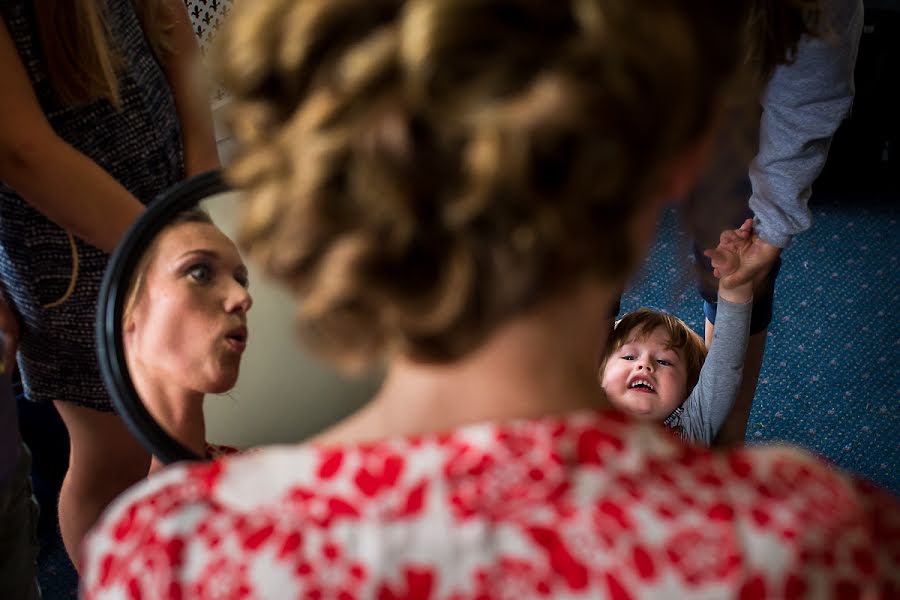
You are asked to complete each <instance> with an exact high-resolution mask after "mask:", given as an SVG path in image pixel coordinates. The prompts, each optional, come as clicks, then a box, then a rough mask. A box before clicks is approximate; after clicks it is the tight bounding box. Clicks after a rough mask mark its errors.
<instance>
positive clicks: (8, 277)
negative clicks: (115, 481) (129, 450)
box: [0, 0, 184, 411]
mask: <svg viewBox="0 0 900 600" xmlns="http://www.w3.org/2000/svg"><path fill="white" fill-rule="evenodd" d="M0 12H2V16H3V19H4V20H5V22H6V26H7V28H8V30H9V33H10V36H11V37H12V40H13V42H14V43H15V45H16V49H17V50H18V53H19V57H20V59H21V60H22V63H23V65H24V66H25V69H26V70H27V72H28V76H29V78H30V79H31V83H32V86H33V88H34V91H35V94H36V95H37V98H38V101H39V102H40V105H41V108H42V109H43V111H44V114H45V116H46V117H47V119H48V121H49V122H50V125H51V126H52V127H53V130H54V131H55V132H56V134H57V135H58V136H59V137H61V138H62V139H63V140H65V141H66V142H67V143H69V144H71V145H72V146H73V147H74V148H76V149H77V150H79V151H81V152H82V153H84V154H85V155H87V156H88V157H89V158H91V159H92V160H94V161H95V162H96V163H97V164H98V165H100V166H101V167H102V168H104V169H105V170H106V171H107V172H109V173H110V174H111V175H112V176H113V177H115V178H116V179H117V180H118V181H119V182H120V183H121V184H122V185H123V186H124V187H125V188H126V189H128V190H129V191H130V192H131V193H132V194H134V195H135V196H136V197H137V198H138V199H139V200H141V201H142V202H144V203H148V202H150V201H151V200H152V199H153V198H154V197H155V196H156V195H157V194H159V193H160V192H161V191H162V190H164V189H166V188H168V187H169V186H171V185H173V184H174V183H176V182H178V181H179V180H181V179H183V177H184V166H183V163H184V160H183V152H182V144H181V130H180V127H179V123H178V118H177V114H176V112H175V104H174V99H173V97H172V93H171V90H170V89H169V86H168V83H167V81H166V79H165V75H164V73H163V71H162V69H161V68H160V65H159V63H158V62H157V60H156V58H155V56H154V54H153V52H152V51H151V49H150V47H149V45H148V44H147V41H146V40H145V39H144V35H143V30H142V29H141V26H140V22H139V20H138V18H137V15H136V14H135V12H134V9H133V7H132V4H131V3H130V2H123V1H119V0H115V1H111V2H108V12H107V14H108V18H109V28H110V30H111V32H112V35H113V38H114V41H115V44H116V45H117V46H118V48H119V50H120V54H121V56H122V58H123V62H124V68H123V72H122V73H121V74H120V82H119V85H120V94H121V100H122V108H121V110H117V109H116V108H115V107H114V106H113V105H112V104H111V103H110V102H109V101H107V100H106V99H98V100H95V101H92V102H89V103H87V104H83V105H79V106H75V107H69V106H65V105H63V103H62V102H61V101H60V100H59V98H58V97H57V95H56V94H55V92H54V91H53V89H52V87H51V85H50V82H49V80H48V77H47V69H46V66H45V64H44V57H43V55H42V52H41V47H40V37H39V35H38V29H37V23H36V19H35V15H34V11H33V7H32V2H31V1H30V0H2V1H0ZM46 176H47V177H53V169H52V165H48V171H47V173H46ZM76 246H77V254H78V255H77V261H78V269H77V280H76V284H75V288H74V292H73V293H72V294H71V296H70V297H69V298H68V299H67V300H66V301H65V302H63V303H61V304H58V305H55V306H48V305H53V303H54V302H56V301H58V300H59V299H60V298H62V297H63V296H64V295H65V293H66V289H67V288H68V287H69V285H70V281H71V279H72V275H73V264H74V262H73V258H74V257H73V252H72V248H71V246H70V242H69V238H68V235H67V233H66V232H65V231H64V230H62V229H61V228H60V227H58V226H57V225H55V224H54V223H52V222H50V221H49V220H48V219H46V218H45V217H44V216H43V215H41V214H40V213H38V212H37V211H36V210H34V209H33V208H31V206H29V205H28V203H27V202H25V201H24V200H23V199H22V198H21V197H20V196H19V195H18V194H17V193H16V192H15V190H13V189H11V188H10V187H9V186H7V185H4V184H3V183H2V182H0V287H2V290H3V292H4V293H5V294H6V297H7V298H8V300H9V301H10V304H11V306H12V307H13V310H14V311H16V313H17V315H18V316H19V318H20V327H21V335H22V337H21V341H20V346H19V357H18V360H19V367H20V369H21V373H22V379H23V384H24V387H25V393H26V396H27V397H28V398H29V399H31V400H34V401H49V400H65V401H71V402H74V403H76V404H79V405H83V406H89V407H92V408H96V409H99V410H106V411H110V410H112V407H111V405H110V402H109V400H108V398H107V395H106V392H105V390H104V388H103V385H102V381H101V379H100V374H99V368H98V363H97V358H96V350H95V342H94V322H95V312H96V301H97V295H98V293H99V288H100V281H101V279H102V276H103V271H104V269H105V267H106V263H107V260H108V258H109V257H108V255H107V254H105V253H104V252H101V251H100V250H98V249H96V248H94V247H93V246H90V245H89V244H86V243H84V242H82V241H81V240H77V241H76Z"/></svg>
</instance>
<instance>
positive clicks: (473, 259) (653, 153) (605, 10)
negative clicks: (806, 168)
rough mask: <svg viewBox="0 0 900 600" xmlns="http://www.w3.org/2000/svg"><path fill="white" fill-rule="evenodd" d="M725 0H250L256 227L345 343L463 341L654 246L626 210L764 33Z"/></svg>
mask: <svg viewBox="0 0 900 600" xmlns="http://www.w3.org/2000/svg"><path fill="white" fill-rule="evenodd" d="M747 9H748V3H747V2H741V1H729V2H722V1H721V0H678V1H676V0H669V1H666V0H630V1H629V2H620V1H612V0H570V1H559V2H547V1H546V0H503V1H500V0H411V1H408V2H403V1H399V0H304V1H294V0H269V1H267V2H256V1H253V0H246V1H243V2H241V1H238V2H236V3H235V5H234V7H233V8H232V11H231V14H230V15H229V19H228V20H227V21H226V23H225V25H224V28H223V30H222V31H221V33H220V35H219V36H218V40H217V42H218V48H216V50H215V55H216V57H217V60H216V63H217V64H218V71H219V73H218V75H219V79H220V80H221V82H222V83H223V85H224V87H225V89H226V90H228V91H229V92H230V93H231V94H232V95H233V97H234V102H233V103H232V116H231V125H232V130H233V131H234V134H235V137H236V138H237V140H238V142H239V145H240V148H241V150H240V152H239V155H238V157H237V159H236V160H235V161H234V162H233V164H232V165H231V167H230V168H229V170H228V172H227V174H228V177H229V178H230V180H231V182H232V183H233V184H234V185H235V186H237V187H238V188H241V189H243V190H244V191H245V198H246V200H245V203H246V205H245V210H244V214H243V219H242V231H241V233H240V240H239V241H240V243H241V244H242V246H243V247H244V249H245V250H247V251H248V252H249V254H250V255H251V256H252V257H253V258H254V259H255V260H256V261H257V262H258V263H260V264H261V265H262V267H263V268H264V270H265V271H267V272H268V274H270V275H272V276H274V277H275V278H277V279H279V280H281V281H282V282H284V283H285V284H286V285H287V286H289V288H290V289H291V290H292V291H293V292H294V294H295V295H296V297H297V299H298V306H297V311H298V321H299V326H300V331H301V334H302V335H303V336H304V337H306V338H307V340H308V341H310V342H311V343H312V345H313V346H314V347H317V348H318V349H320V350H321V351H322V352H324V353H326V354H327V355H329V356H330V357H332V358H333V359H334V360H335V361H336V362H337V363H338V364H341V365H344V366H348V367H353V366H360V365H366V364H368V363H370V362H372V361H373V360H377V359H383V358H385V357H386V356H389V355H394V354H396V353H399V354H402V355H405V356H407V357H409V358H411V359H413V360H417V361H426V362H443V361H452V360H454V359H456V358H458V357H460V356H462V355H464V354H465V353H467V352H469V351H471V350H472V349H474V348H475V347H477V346H478V344H480V343H481V342H482V341H483V340H484V339H486V338H487V337H488V336H489V335H490V334H491V332H492V331H494V330H495V328H497V327H498V326H499V325H501V324H502V323H504V322H506V321H507V320H508V319H510V318H512V317H514V316H516V315H519V314H521V313H522V312H524V311H527V310H528V309H530V308H532V307H534V306H536V305H537V304H538V303H540V302H543V301H545V300H548V299H550V298H551V297H553V296H555V295H558V294H560V293H562V292H563V291H564V290H565V289H567V288H569V287H570V286H573V285H576V284H577V283H579V282H581V281H584V280H585V279H591V280H595V281H603V282H619V281H621V280H622V279H623V278H624V277H625V276H626V275H627V274H629V273H630V272H631V270H632V267H633V265H634V264H635V262H636V260H637V259H638V258H639V257H638V256H636V255H635V254H636V252H635V251H634V249H633V247H632V246H633V244H632V241H631V239H630V236H629V227H630V226H631V224H632V222H633V220H634V217H635V216H636V215H637V214H639V213H641V212H642V211H646V210H649V208H648V206H649V201H650V199H651V198H652V197H653V194H654V193H658V191H657V190H658V188H659V187H660V185H661V180H662V179H663V178H664V177H665V176H666V174H667V168H668V167H669V165H670V164H671V163H672V161H673V160H675V159H676V158H677V157H679V156H680V155H682V154H683V153H685V152H687V151H688V150H689V149H690V148H692V146H693V145H695V144H697V143H698V142H699V140H701V139H702V138H703V137H704V135H705V134H706V133H707V132H708V130H709V129H710V126H711V123H712V121H713V119H714V118H715V115H716V114H717V110H718V107H719V105H720V103H721V102H722V99H723V98H724V96H725V95H726V94H727V93H728V90H729V89H730V85H731V83H732V82H733V81H734V79H735V74H736V73H737V72H738V71H739V70H740V68H739V67H740V64H741V61H742V60H743V59H744V58H745V57H746V55H747V44H746V43H745V39H744V34H745V33H746V17H747Z"/></svg>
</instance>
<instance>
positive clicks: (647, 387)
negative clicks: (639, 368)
mask: <svg viewBox="0 0 900 600" xmlns="http://www.w3.org/2000/svg"><path fill="white" fill-rule="evenodd" d="M628 389H629V390H639V391H642V392H655V391H656V389H655V388H654V387H653V384H651V383H650V382H649V381H647V380H645V379H635V380H634V381H632V382H631V383H629V384H628Z"/></svg>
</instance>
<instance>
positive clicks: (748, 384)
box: [706, 321, 767, 448]
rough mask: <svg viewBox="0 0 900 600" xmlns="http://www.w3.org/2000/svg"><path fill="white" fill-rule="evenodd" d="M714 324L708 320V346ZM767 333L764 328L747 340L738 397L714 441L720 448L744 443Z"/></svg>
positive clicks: (714, 444)
mask: <svg viewBox="0 0 900 600" xmlns="http://www.w3.org/2000/svg"><path fill="white" fill-rule="evenodd" d="M713 328H714V327H713V324H712V323H710V322H709V321H706V346H707V348H708V347H709V345H710V343H711V342H712V336H713ZM766 333H767V330H766V329H764V330H762V331H761V332H759V333H756V334H754V335H751V336H750V339H749V341H748V342H747V354H746V356H745V358H744V373H743V378H742V380H741V389H740V391H739V392H738V397H737V399H736V400H735V402H734V406H733V407H732V408H731V412H730V413H729V414H728V418H727V419H725V423H724V424H723V425H722V429H720V430H719V434H718V435H717V436H716V439H715V440H714V442H713V446H715V447H718V448H731V447H734V446H740V445H742V444H743V443H744V438H745V437H746V435H747V422H748V421H749V420H750V409H751V408H752V407H753V397H754V396H755V395H756V385H757V383H758V382H759V372H760V370H761V369H762V361H763V354H764V353H765V351H766Z"/></svg>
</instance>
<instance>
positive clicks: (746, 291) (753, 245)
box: [703, 219, 780, 303]
mask: <svg viewBox="0 0 900 600" xmlns="http://www.w3.org/2000/svg"><path fill="white" fill-rule="evenodd" d="M773 249H774V250H776V252H773V251H772V250H773ZM779 252H780V249H778V248H775V247H774V246H771V245H770V244H768V243H766V242H764V241H763V240H762V239H761V238H760V237H759V236H758V235H756V234H755V233H754V232H753V219H747V220H746V221H744V223H743V224H742V225H741V226H740V228H738V229H726V230H725V231H723V232H722V234H721V235H720V236H719V245H718V246H716V247H715V248H712V249H708V250H705V251H704V252H703V254H704V255H705V256H708V257H709V259H710V261H711V262H712V266H713V274H714V275H715V276H716V278H718V279H719V295H720V296H722V297H723V298H724V299H725V300H728V301H729V302H741V303H742V302H747V301H749V300H750V299H751V298H752V297H753V284H754V282H755V281H756V280H757V279H759V278H760V277H762V276H764V275H765V274H766V273H768V271H769V269H771V268H772V264H773V263H774V262H775V260H776V259H777V258H778V254H779Z"/></svg>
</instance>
